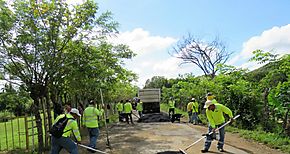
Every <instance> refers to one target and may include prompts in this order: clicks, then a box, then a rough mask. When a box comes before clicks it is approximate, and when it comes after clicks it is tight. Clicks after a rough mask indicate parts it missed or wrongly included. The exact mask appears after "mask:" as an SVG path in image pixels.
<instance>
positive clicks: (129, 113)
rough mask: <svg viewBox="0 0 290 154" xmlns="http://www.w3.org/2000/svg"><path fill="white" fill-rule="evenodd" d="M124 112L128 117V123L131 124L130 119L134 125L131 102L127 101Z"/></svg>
mask: <svg viewBox="0 0 290 154" xmlns="http://www.w3.org/2000/svg"><path fill="white" fill-rule="evenodd" d="M124 112H125V115H126V122H127V123H128V124H129V118H130V121H131V123H132V124H134V122H133V118H132V112H133V108H132V104H131V100H127V101H126V103H125V104H124Z"/></svg>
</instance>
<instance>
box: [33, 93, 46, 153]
mask: <svg viewBox="0 0 290 154" xmlns="http://www.w3.org/2000/svg"><path fill="white" fill-rule="evenodd" d="M34 104H35V105H34V113H35V119H36V127H37V136H38V153H42V151H43V146H44V145H43V131H42V119H41V115H40V112H39V109H40V108H39V106H40V104H39V99H36V100H34Z"/></svg>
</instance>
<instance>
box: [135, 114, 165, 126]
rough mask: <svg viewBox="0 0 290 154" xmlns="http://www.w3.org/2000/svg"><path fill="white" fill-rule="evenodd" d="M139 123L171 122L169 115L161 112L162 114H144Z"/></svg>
mask: <svg viewBox="0 0 290 154" xmlns="http://www.w3.org/2000/svg"><path fill="white" fill-rule="evenodd" d="M138 122H143V123H149V122H170V118H169V116H168V114H166V113H163V112H160V113H149V114H143V116H142V117H141V118H139V120H138Z"/></svg>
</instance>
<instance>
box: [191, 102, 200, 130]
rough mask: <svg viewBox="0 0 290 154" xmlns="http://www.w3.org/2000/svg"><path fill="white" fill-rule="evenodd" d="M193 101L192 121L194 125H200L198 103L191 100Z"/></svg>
mask: <svg viewBox="0 0 290 154" xmlns="http://www.w3.org/2000/svg"><path fill="white" fill-rule="evenodd" d="M191 101H192V121H193V124H194V125H196V124H198V120H199V119H198V102H197V101H196V100H195V98H192V99H191Z"/></svg>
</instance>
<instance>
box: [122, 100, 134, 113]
mask: <svg viewBox="0 0 290 154" xmlns="http://www.w3.org/2000/svg"><path fill="white" fill-rule="evenodd" d="M132 110H133V109H132V104H131V103H130V102H127V103H125V104H124V112H125V113H131V112H132Z"/></svg>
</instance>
